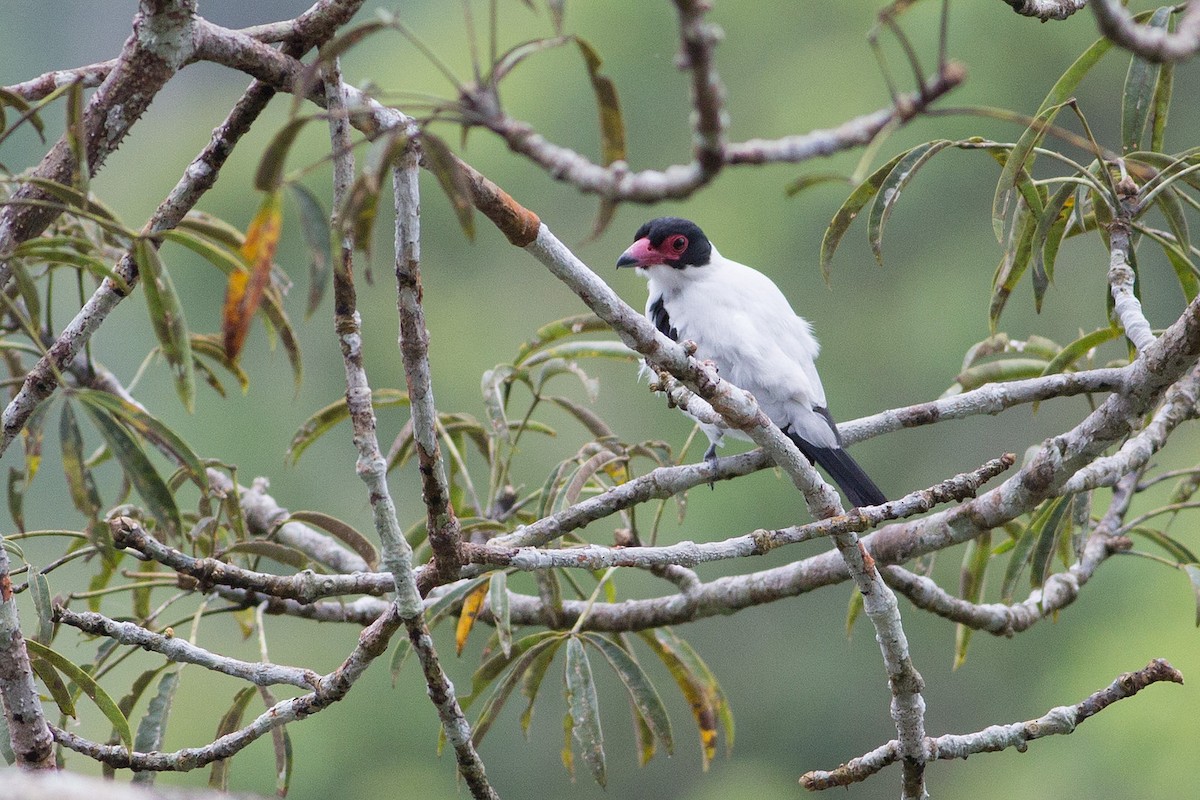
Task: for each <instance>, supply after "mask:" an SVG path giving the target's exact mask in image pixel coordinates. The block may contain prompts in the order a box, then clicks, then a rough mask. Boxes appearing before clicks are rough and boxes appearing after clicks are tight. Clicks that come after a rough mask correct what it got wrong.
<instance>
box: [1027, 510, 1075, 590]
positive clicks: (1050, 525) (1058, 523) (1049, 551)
mask: <svg viewBox="0 0 1200 800" xmlns="http://www.w3.org/2000/svg"><path fill="white" fill-rule="evenodd" d="M1070 505H1071V503H1070V498H1069V497H1056V498H1054V499H1053V500H1049V501H1047V502H1046V503H1045V504H1044V507H1043V508H1042V510H1040V511H1039V512H1038V514H1037V516H1035V517H1034V520H1033V523H1032V524H1031V525H1030V529H1031V531H1032V533H1033V538H1034V544H1033V553H1032V555H1031V558H1030V562H1029V583H1030V586H1032V587H1033V588H1035V589H1036V588H1040V587H1041V586H1042V585H1043V584H1045V582H1046V578H1048V577H1049V576H1050V571H1051V569H1052V567H1053V561H1052V559H1053V556H1054V553H1055V550H1056V548H1057V545H1058V539H1059V537H1060V536H1061V535H1062V531H1063V522H1064V521H1065V520H1066V519H1067V509H1069V508H1070Z"/></svg>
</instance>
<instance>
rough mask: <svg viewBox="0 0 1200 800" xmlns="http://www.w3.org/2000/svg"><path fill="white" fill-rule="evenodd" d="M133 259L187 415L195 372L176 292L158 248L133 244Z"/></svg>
mask: <svg viewBox="0 0 1200 800" xmlns="http://www.w3.org/2000/svg"><path fill="white" fill-rule="evenodd" d="M134 260H135V261H136V263H137V267H138V272H139V273H141V276H142V286H143V288H144V290H145V294H146V306H147V308H148V309H149V311H150V322H151V324H152V326H153V328H154V335H155V336H156V337H157V338H158V342H159V345H161V347H162V352H163V355H164V356H166V358H167V363H168V364H169V365H170V366H171V372H172V374H173V375H174V378H175V391H176V392H177V393H178V394H179V399H180V400H182V401H183V407H184V408H186V409H187V410H188V413H189V414H190V413H191V412H192V411H194V410H195V407H196V372H195V367H194V366H193V365H192V343H191V339H189V338H188V331H187V320H186V319H185V318H184V315H183V306H182V305H181V304H180V302H179V295H178V294H176V292H175V284H174V283H172V282H171V276H170V274H169V273H168V272H167V270H166V267H164V266H163V263H162V260H161V259H160V258H159V255H158V249H157V248H156V247H155V246H154V245H153V244H152V243H151V242H150V241H149V240H148V239H138V240H137V244H135V245H134Z"/></svg>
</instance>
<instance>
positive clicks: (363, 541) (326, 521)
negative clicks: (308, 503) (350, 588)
mask: <svg viewBox="0 0 1200 800" xmlns="http://www.w3.org/2000/svg"><path fill="white" fill-rule="evenodd" d="M286 522H303V523H305V524H307V525H314V526H316V527H318V528H320V529H321V530H323V531H325V532H326V533H328V534H329V535H331V536H333V537H334V538H335V539H337V540H338V541H340V542H341V543H342V544H344V545H346V546H347V547H349V548H350V549H351V550H353V551H354V552H355V553H357V554H358V555H359V557H361V558H362V560H363V561H365V562H367V566H368V567H369V568H370V569H372V570H374V569H376V568H377V567H378V566H379V550H378V548H376V547H375V545H374V544H372V543H371V541H370V540H369V539H368V538H367V537H366V536H363V535H362V534H361V533H359V532H358V531H357V530H356V529H355V528H354V526H352V525H350V524H349V523H347V522H343V521H342V520H340V519H338V518H337V517H333V516H330V515H329V514H324V513H322V512H320V511H293V512H292V513H291V515H290V516H289V517H288V518H287V520H285V523H286Z"/></svg>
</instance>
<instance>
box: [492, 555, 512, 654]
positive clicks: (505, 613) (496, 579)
mask: <svg viewBox="0 0 1200 800" xmlns="http://www.w3.org/2000/svg"><path fill="white" fill-rule="evenodd" d="M488 602H489V603H490V604H491V611H492V620H493V622H494V623H495V625H496V634H497V636H498V637H499V639H500V652H502V653H503V654H504V655H505V656H506V657H507V656H508V655H509V654H510V653H512V622H511V620H510V618H509V610H508V576H507V575H506V574H505V573H504V571H503V570H501V571H498V572H496V573H494V574H493V575H492V580H491V582H490V583H489V584H488Z"/></svg>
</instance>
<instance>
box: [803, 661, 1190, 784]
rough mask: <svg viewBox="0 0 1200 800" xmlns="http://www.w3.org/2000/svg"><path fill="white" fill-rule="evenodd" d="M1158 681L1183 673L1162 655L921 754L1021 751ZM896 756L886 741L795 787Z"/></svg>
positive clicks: (850, 777)
mask: <svg viewBox="0 0 1200 800" xmlns="http://www.w3.org/2000/svg"><path fill="white" fill-rule="evenodd" d="M1159 681H1170V682H1171V683H1180V684H1181V683H1183V675H1182V674H1181V673H1180V672H1179V670H1177V669H1175V668H1174V667H1173V666H1171V665H1170V664H1169V663H1167V662H1166V661H1164V660H1163V659H1161V658H1159V659H1155V660H1154V661H1151V662H1150V663H1149V664H1148V665H1147V666H1146V667H1145V668H1144V669H1141V670H1138V671H1137V672H1126V673H1124V674H1123V675H1120V676H1119V677H1118V678H1117V679H1116V680H1115V681H1113V682H1112V684H1110V685H1109V686H1108V687H1107V688H1104V689H1101V690H1100V691H1098V692H1095V693H1094V694H1092V695H1090V696H1088V697H1086V698H1084V699H1083V700H1082V701H1080V702H1079V703H1076V704H1075V705H1074V706H1058V707H1057V708H1052V709H1050V710H1049V711H1048V712H1046V714H1045V715H1043V716H1041V717H1039V718H1038V719H1032V720H1028V721H1027V722H1014V723H1012V724H1010V725H992V726H990V727H987V728H984V729H983V730H981V731H979V732H977V733H969V734H965V735H954V734H947V735H945V736H938V737H936V738H929V739H926V740H925V741H924V742H923V747H924V750H925V757H926V758H927V759H928V760H930V761H932V760H934V759H952V758H966V757H967V756H970V755H973V754H975V753H994V752H999V751H1001V750H1006V749H1008V748H1010V747H1015V748H1017V749H1018V750H1020V751H1022V752H1023V751H1024V750H1025V748H1026V747H1027V746H1028V744H1029V742H1032V741H1034V740H1035V739H1041V738H1043V737H1045V736H1054V735H1059V734H1069V733H1074V731H1075V728H1076V727H1077V726H1078V725H1079V724H1080V723H1081V722H1083V721H1084V720H1086V719H1088V718H1090V717H1092V716H1095V715H1096V714H1098V713H1100V712H1101V711H1103V710H1104V709H1105V708H1107V707H1108V706H1110V705H1112V704H1113V703H1115V702H1117V701H1118V700H1124V699H1125V698H1127V697H1133V696H1134V695H1135V694H1137V693H1138V692H1140V691H1141V690H1142V689H1145V688H1146V687H1147V686H1149V685H1150V684H1152V683H1158V682H1159ZM899 757H900V750H899V743H898V742H897V741H895V740H892V741H890V742H888V743H887V744H885V745H883V746H882V747H877V748H876V749H874V750H872V751H871V752H870V753H867V754H866V755H863V756H860V757H858V758H855V759H851V760H850V761H849V762H847V763H845V764H843V765H842V766H840V767H838V768H837V769H835V770H831V771H828V772H826V771H823V770H814V771H812V772H806V773H805V774H804V775H802V776H800V785H801V786H803V787H804V788H805V789H808V790H809V791H819V790H821V789H831V788H833V787H835V786H849V785H850V784H852V783H858V782H860V781H863V780H865V779H867V778H869V777H870V776H872V775H874V774H875V773H877V772H879V771H880V770H882V769H883V768H884V767H886V766H888V765H889V764H893V763H895V762H896V761H897V760H898V759H899Z"/></svg>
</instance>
